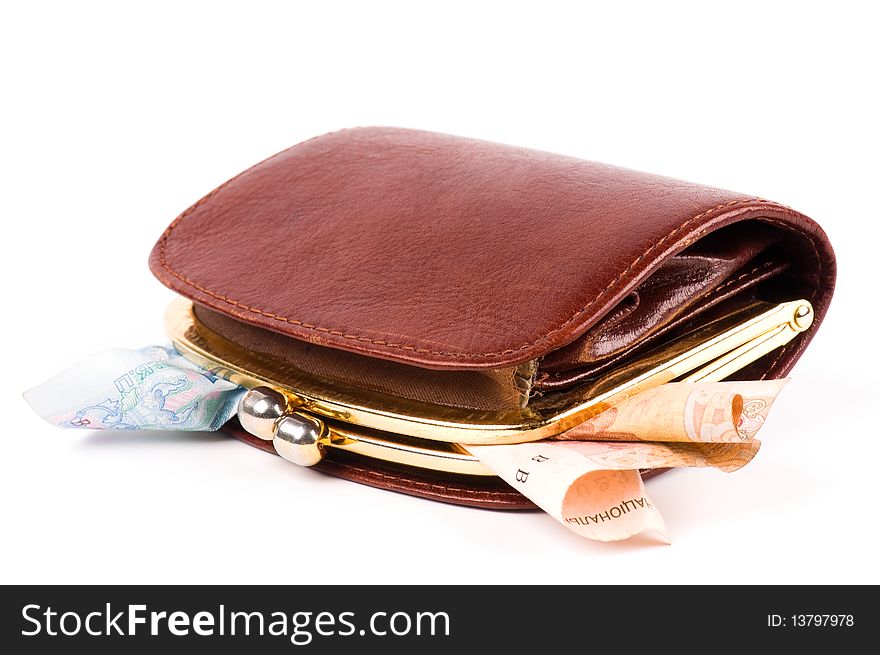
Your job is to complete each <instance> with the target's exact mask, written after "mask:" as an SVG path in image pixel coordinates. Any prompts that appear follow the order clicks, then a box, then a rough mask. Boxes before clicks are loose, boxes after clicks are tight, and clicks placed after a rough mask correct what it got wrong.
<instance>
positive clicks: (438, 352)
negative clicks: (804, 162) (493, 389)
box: [159, 137, 821, 359]
mask: <svg viewBox="0 0 880 655" xmlns="http://www.w3.org/2000/svg"><path fill="white" fill-rule="evenodd" d="M314 138H320V137H314ZM312 140H314V139H309V141H312ZM303 143H308V141H304V142H303ZM299 145H302V144H299ZM294 147H298V146H294ZM288 150H290V149H288ZM288 150H283V151H282V152H279V153H276V154H275V155H272V156H271V157H269V158H268V159H265V160H263V161H262V162H260V163H258V164H255V165H254V166H251V168H249V169H247V170H246V171H243V172H242V173H239V174H238V175H236V176H235V177H233V178H232V179H230V180H228V181H227V182H224V183H223V184H221V185H220V186H219V187H217V188H216V189H214V190H213V191H211V192H210V193H209V194H208V195H206V196H205V197H204V198H202V199H201V200H199V201H198V202H197V203H196V204H194V205H193V206H192V207H190V208H189V209H187V210H186V211H185V212H183V213H182V214H181V215H180V216H178V217H177V218H176V219H175V220H174V221H173V222H172V223H171V225H169V226H168V228H167V229H166V230H165V233H164V234H163V235H162V237H161V239H160V244H159V263H160V264H161V266H162V268H164V269H165V270H166V271H168V272H169V273H170V274H171V275H173V276H174V277H176V278H177V279H178V280H180V281H181V282H184V283H185V284H187V285H189V286H191V287H193V288H194V289H197V290H198V291H201V292H202V293H205V294H207V295H209V296H211V297H212V298H216V299H217V300H222V301H223V302H225V303H228V304H230V305H233V306H235V307H239V308H241V309H244V310H246V311H249V312H252V313H254V314H259V315H260V316H265V317H266V318H271V319H273V320H276V321H283V322H285V323H290V324H291V325H296V326H298V327H301V328H304V329H307V330H313V331H315V332H324V333H327V334H331V335H333V336H338V337H342V338H344V339H352V340H355V341H361V342H365V343H370V344H374V345H377V346H382V347H384V348H394V349H398V350H407V351H412V352H417V353H422V354H427V355H442V356H447V357H460V358H464V359H479V358H483V357H493V356H497V355H508V354H510V353H515V352H519V351H520V350H525V349H526V348H531V347H533V346H534V345H535V344H537V343H538V342H540V341H542V340H545V339H549V338H550V337H552V336H554V335H555V334H557V333H558V332H560V331H562V330H564V329H565V328H566V327H568V326H569V325H571V323H572V322H574V321H575V320H577V319H578V318H579V317H580V316H581V315H583V314H584V313H585V312H587V311H588V310H589V309H590V308H591V307H593V305H595V304H596V303H597V302H599V301H600V300H601V299H602V298H603V297H604V296H605V295H606V294H607V293H608V292H609V291H611V289H612V288H613V287H614V286H615V285H616V284H617V283H618V282H620V280H621V279H623V278H624V277H625V276H626V275H627V274H628V273H629V272H630V271H631V270H632V269H633V268H634V267H635V266H637V265H638V263H639V262H640V261H642V260H643V259H644V258H645V257H647V256H648V255H650V254H651V253H652V252H654V251H656V250H657V249H658V248H660V247H661V246H662V245H663V244H664V243H666V242H667V241H668V240H669V239H671V238H672V237H674V236H675V235H676V234H678V233H680V232H681V231H682V230H684V229H686V228H687V227H688V226H689V225H691V224H692V223H694V222H695V221H698V220H700V219H701V218H705V217H706V216H707V215H709V214H711V213H712V212H715V211H718V210H721V209H729V208H731V207H734V206H736V205H744V204H749V203H760V204H763V205H769V206H771V207H774V208H777V209H781V210H784V211H793V210H791V209H789V208H788V207H786V206H784V205H780V204H779V203H776V202H773V201H771V200H764V199H762V198H747V199H743V200H732V201H730V202H726V203H722V204H720V205H715V206H714V207H711V208H709V209H707V210H706V211H704V212H701V213H699V214H697V215H696V216H694V217H693V218H690V219H688V220H687V221H685V222H684V223H682V224H681V225H679V226H678V227H677V228H675V229H674V230H672V232H670V233H669V234H667V235H666V236H665V237H663V238H662V239H660V241H658V242H656V243H655V244H654V245H652V246H651V247H650V248H648V249H647V250H646V251H645V252H643V253H642V254H641V255H639V256H638V257H636V258H635V260H633V262H632V263H631V264H630V265H629V266H627V267H626V268H625V269H624V270H623V272H621V273H620V274H619V275H618V276H617V277H615V278H614V279H613V280H612V281H611V282H610V283H609V284H608V286H606V287H605V288H604V289H602V291H600V292H599V294H598V295H597V296H596V297H595V298H593V300H591V301H590V302H589V303H588V304H587V305H585V306H584V307H583V308H581V309H579V310H578V311H577V312H575V314H573V315H572V316H571V317H570V318H568V319H567V320H566V321H564V322H563V323H561V324H560V325H558V326H556V327H555V328H553V329H552V330H550V332H548V333H547V334H545V335H544V336H542V337H539V338H538V339H535V340H534V341H531V342H529V343H526V344H523V345H522V346H518V347H516V348H508V349H506V350H499V351H496V352H488V353H461V352H451V351H443V350H429V349H427V348H416V347H415V346H410V345H407V344H402V343H391V342H388V341H384V340H381V339H373V338H370V337H365V336H362V335H358V334H349V333H345V332H342V331H340V330H334V329H331V328H327V327H322V326H319V325H313V324H311V323H305V322H303V321H300V320H298V319H295V318H289V317H287V316H279V315H278V314H274V313H272V312H267V311H264V310H262V309H259V308H257V307H250V306H248V305H245V304H244V303H242V302H239V301H237V300H235V299H233V298H229V297H227V296H224V295H222V294H219V293H216V292H214V291H211V290H210V289H208V288H206V287H203V286H201V285H200V284H198V283H196V282H195V281H194V280H191V279H190V278H188V277H186V276H185V275H183V274H182V273H179V272H177V271H176V270H174V269H173V268H171V267H170V266H169V265H168V262H167V261H166V257H165V247H166V244H167V242H168V237H169V236H170V235H171V232H172V230H173V229H174V228H175V227H176V226H177V225H178V224H179V223H180V221H182V220H183V219H184V218H185V217H187V216H188V215H190V214H192V213H193V211H195V210H196V209H197V208H198V207H199V206H201V205H202V204H204V203H205V202H206V201H207V200H208V199H209V198H211V197H212V196H214V195H215V194H216V193H217V192H219V191H220V190H221V189H223V188H224V187H225V186H226V185H228V184H230V183H231V182H233V181H234V180H236V179H238V178H239V177H241V176H242V175H244V174H245V173H247V172H248V171H251V170H253V169H254V168H256V167H257V166H261V165H263V164H265V163H266V162H269V161H270V160H272V159H274V158H275V157H277V156H279V155H281V154H283V153H285V152H288ZM807 236H808V238H809V240H810V242H811V245H812V246H813V250H814V251H815V250H816V247H815V244H813V239H812V237H810V236H809V235H807ZM816 254H817V257H818V253H816ZM820 261H821V260H820Z"/></svg>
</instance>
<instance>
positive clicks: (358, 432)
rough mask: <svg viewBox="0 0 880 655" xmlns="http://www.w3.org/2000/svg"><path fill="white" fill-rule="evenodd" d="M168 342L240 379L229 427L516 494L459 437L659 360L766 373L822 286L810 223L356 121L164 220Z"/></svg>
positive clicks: (755, 202) (680, 366)
mask: <svg viewBox="0 0 880 655" xmlns="http://www.w3.org/2000/svg"><path fill="white" fill-rule="evenodd" d="M150 268H151V269H152V271H153V273H154V274H155V275H156V276H157V277H158V278H159V280H161V281H162V282H163V283H164V284H166V285H167V286H169V287H170V288H171V289H173V290H174V291H176V292H178V293H179V294H181V295H182V296H183V299H179V300H177V301H175V302H174V303H173V304H172V306H171V308H170V309H169V312H168V316H167V321H166V322H167V327H168V331H169V334H170V336H171V338H172V340H173V341H174V343H175V345H176V346H177V348H178V349H179V350H180V351H181V352H182V353H184V354H185V355H186V356H187V357H189V358H191V359H192V360H194V361H196V362H198V363H200V364H201V365H203V366H206V367H208V368H211V369H212V370H214V371H215V372H217V373H218V374H221V375H223V376H225V377H227V378H229V379H231V380H233V381H235V382H238V383H239V384H242V385H244V386H246V387H249V388H251V389H252V390H251V391H250V392H249V393H248V394H247V395H246V396H245V399H244V400H243V401H242V404H241V407H240V409H239V420H240V423H239V422H237V421H233V422H230V423H229V424H227V425H226V426H225V428H224V429H225V430H226V431H227V432H229V433H230V434H232V435H234V436H236V437H238V438H240V439H242V440H244V441H246V442H248V443H250V444H252V445H256V446H259V447H261V448H263V449H265V450H268V451H271V452H277V453H279V454H281V455H282V456H284V457H285V458H287V459H289V460H291V461H294V462H296V463H299V464H303V465H306V466H311V467H312V468H315V469H318V470H322V471H325V472H328V473H332V474H334V475H338V476H340V477H343V478H348V479H351V480H355V481H358V482H362V483H366V484H370V485H373V486H377V487H383V488H388V489H393V490H396V491H402V492H405V493H410V494H413V495H417V496H423V497H427V498H433V499H437V500H444V501H448V502H454V503H461V504H467V505H477V506H486V507H497V508H512V509H516V508H524V507H531V503H529V502H528V501H527V500H526V499H525V498H524V497H523V496H521V495H520V494H519V493H517V492H516V491H514V490H513V489H512V488H510V487H508V486H507V484H506V483H504V482H503V481H502V480H501V479H500V478H497V477H495V476H494V475H492V474H491V472H490V471H488V469H485V468H484V467H483V466H482V465H481V464H480V462H479V461H478V460H476V459H475V458H473V457H472V456H471V455H470V453H468V451H467V444H469V443H471V444H474V443H481V444H485V443H516V442H521V441H529V440H535V439H543V438H552V437H553V436H554V435H557V434H559V433H560V432H562V431H564V430H566V429H568V428H570V427H572V426H573V425H576V424H577V423H579V422H581V421H583V420H585V419H586V418H588V417H589V416H591V415H594V414H595V413H596V412H597V411H601V409H602V408H604V407H607V406H608V404H609V403H612V402H614V400H615V398H618V397H622V396H621V394H631V393H633V392H634V391H637V390H639V389H641V388H646V387H648V386H653V385H656V384H662V383H665V382H669V381H673V380H679V381H681V380H685V381H695V380H721V379H757V378H775V377H779V376H782V375H785V374H786V373H787V372H788V371H789V370H790V369H791V367H792V365H793V364H794V363H795V361H796V360H797V359H798V357H799V356H800V354H801V353H802V352H803V350H804V348H805V347H806V346H807V344H808V343H809V341H810V339H812V337H813V334H814V333H815V330H816V328H817V327H818V325H819V323H820V322H821V320H822V317H823V316H824V314H825V312H826V310H827V308H828V303H829V301H830V300H831V295H832V291H833V287H834V280H835V262H834V254H833V251H832V249H831V246H830V244H829V243H828V240H827V238H826V236H825V234H824V233H823V231H822V230H821V228H820V227H819V226H818V225H816V224H815V223H814V222H813V221H812V220H810V219H809V218H807V217H805V216H803V215H802V214H799V213H798V212H796V211H794V210H792V209H789V208H788V207H785V206H783V205H780V204H777V203H775V202H771V201H768V200H762V199H760V198H754V197H751V196H747V195H742V194H738V193H733V192H730V191H723V190H720V189H714V188H709V187H704V186H699V185H696V184H691V183H688V182H682V181H678V180H673V179H669V178H665V177H658V176H655V175H647V174H644V173H638V172H634V171H630V170H626V169H621V168H616V167H613V166H607V165H604V164H597V163H593V162H588V161H581V160H578V159H573V158H571V157H564V156H560V155H554V154H548V153H545V152H538V151H534V150H527V149H523V148H515V147H510V146H504V145H498V144H494V143H488V142H484V141H477V140H472V139H465V138H460V137H454V136H447V135H442V134H435V133H430V132H421V131H415V130H406V129H394V128H358V129H351V130H343V131H339V132H333V133H331V134H327V135H324V136H320V137H317V138H314V139H311V140H309V141H306V142H304V143H301V144H299V145H296V146H294V147H292V148H289V149H287V150H285V151H283V152H280V153H278V154H276V155H274V156H272V157H270V158H269V159H266V160H265V161H263V162H261V163H259V164H257V165H255V166H253V167H252V168H250V169H248V170H246V171H245V172H243V173H241V174H240V175H238V176H237V177H235V178H233V179H231V180H230V181H228V182H226V183H225V184H223V185H221V186H220V187H218V188H217V189H215V190H214V191H212V192H211V193H209V194H208V195H207V196H205V197H204V198H202V199H201V200H199V201H198V202H197V203H196V204H195V205H193V206H192V207H190V208H189V209H187V210H186V211H185V212H184V213H183V214H181V215H180V216H179V217H178V218H177V219H175V220H174V222H173V223H172V224H171V225H170V226H169V227H168V229H167V230H166V231H165V233H164V234H163V235H162V237H161V238H160V239H159V241H158V243H157V244H156V246H155V248H154V249H153V252H152V254H151V257H150Z"/></svg>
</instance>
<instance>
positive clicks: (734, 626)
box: [0, 586, 877, 654]
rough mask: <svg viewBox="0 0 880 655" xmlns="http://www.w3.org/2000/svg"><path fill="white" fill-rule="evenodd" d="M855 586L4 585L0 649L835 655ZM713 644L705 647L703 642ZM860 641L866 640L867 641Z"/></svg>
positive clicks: (865, 631) (857, 604) (858, 604)
mask: <svg viewBox="0 0 880 655" xmlns="http://www.w3.org/2000/svg"><path fill="white" fill-rule="evenodd" d="M868 591H869V590H867V589H858V588H847V587H766V588H755V587H603V586H597V587H540V586H538V587H524V586H495V587H487V586H482V587H452V586H448V587H426V586H412V587H364V586H326V587H315V586H305V587H289V586H272V587H257V586H240V587H238V586H201V587H174V586H138V587H122V586H83V587H62V586H46V587H41V586H35V587H4V588H3V600H2V606H0V612H2V614H0V616H2V629H3V632H2V644H3V646H4V647H9V646H11V647H13V648H14V649H15V650H8V648H5V649H4V652H21V650H22V649H25V648H28V649H36V650H35V652H41V653H42V652H56V651H57V652H62V651H65V650H67V649H70V648H79V647H84V648H87V649H88V652H89V653H104V652H107V653H111V652H112V653H118V652H120V648H128V647H129V646H135V645H137V646H140V645H144V646H146V647H149V648H151V649H161V652H162V653H163V654H164V653H173V652H191V651H192V649H193V648H194V647H196V648H198V647H214V646H217V645H221V642H228V643H229V644H230V645H232V646H240V647H242V648H247V649H248V652H272V653H274V652H278V653H285V652H286V653H293V652H297V651H303V650H305V651H308V652H318V653H321V652H328V653H330V652H333V653H339V652H349V651H355V650H359V649H361V648H364V647H369V648H374V647H378V648H381V649H382V652H383V653H394V652H414V651H415V652H420V653H431V652H438V653H439V652H446V653H448V652H450V649H452V648H456V647H460V646H468V645H474V644H488V645H490V646H492V649H493V651H494V652H500V651H503V650H508V651H509V652H517V653H520V652H528V651H531V650H534V651H536V652H561V651H563V650H565V649H566V648H568V647H576V648H577V649H578V650H579V651H581V650H584V649H587V648H589V649H590V650H595V649H596V648H598V647H607V646H616V647H617V648H622V649H623V652H627V651H629V650H635V649H636V648H639V649H641V648H642V647H645V646H647V645H649V642H652V643H658V642H660V641H666V642H668V643H670V644H674V648H675V650H677V651H685V652H688V651H690V650H692V649H693V650H695V651H696V650H699V651H701V652H705V651H706V650H715V646H716V645H717V644H719V643H723V644H724V646H725V648H733V647H738V646H742V647H748V648H754V647H755V646H756V645H761V646H762V645H767V646H771V647H773V646H777V647H784V646H794V645H800V644H809V645H810V646H811V647H813V648H818V647H823V646H827V647H834V648H840V647H845V646H847V645H854V644H856V643H859V642H860V641H861V640H863V639H864V638H865V637H866V636H868V635H873V634H875V633H876V632H877V627H876V625H877V621H876V618H875V617H874V615H873V614H874V612H875V611H876V604H873V603H871V602H869V599H870V598H871V597H873V593H871V592H869V593H866V592H868ZM707 640H708V641H707ZM862 643H864V642H863V641H862Z"/></svg>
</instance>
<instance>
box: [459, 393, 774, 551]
mask: <svg viewBox="0 0 880 655" xmlns="http://www.w3.org/2000/svg"><path fill="white" fill-rule="evenodd" d="M786 382H787V380H767V381H742V382H719V383H711V384H701V383H697V384H690V383H674V384H665V385H662V386H660V387H657V388H655V389H651V390H648V391H646V392H643V393H640V394H637V395H635V396H632V397H631V398H628V399H627V400H624V401H623V402H621V403H619V404H617V405H615V406H613V407H611V408H609V409H607V410H605V411H604V412H602V413H601V414H598V415H596V416H594V417H593V418H591V419H589V420H588V421H586V422H585V423H583V424H581V425H579V426H576V427H575V428H573V429H571V430H569V431H568V432H565V433H563V434H562V435H560V436H559V437H558V438H557V439H554V440H547V441H538V442H533V443H525V444H514V445H505V446H467V449H468V450H469V451H470V452H471V454H472V455H474V457H476V458H478V459H479V460H480V461H481V462H482V463H483V464H485V465H486V466H487V467H489V468H490V469H491V470H492V471H494V472H495V473H496V474H498V475H499V476H500V477H501V478H503V479H504V480H505V481H507V483H508V484H510V486H512V487H513V488H514V489H516V490H517V491H519V492H520V493H522V494H523V495H524V496H526V497H528V498H529V499H530V500H531V501H532V502H534V503H535V504H536V505H537V506H538V507H540V508H541V509H543V510H544V511H545V512H547V513H548V514H550V515H551V516H552V517H553V518H555V519H556V520H557V521H559V522H560V523H562V524H563V525H565V526H566V527H567V528H569V529H571V530H573V531H574V532H576V533H577V534H579V535H581V536H583V537H587V538H589V539H595V540H598V541H618V540H621V539H626V538H628V537H631V536H633V535H635V534H638V533H640V532H645V531H655V532H657V533H659V534H660V535H661V536H662V537H663V539H664V540H666V541H668V536H667V532H666V526H665V524H664V522H663V518H662V516H661V515H660V512H659V510H658V509H657V508H656V507H655V506H654V503H653V501H652V500H651V499H650V497H649V496H648V494H647V492H646V491H645V486H644V484H643V483H642V478H641V475H640V474H639V471H640V470H644V469H658V468H675V467H689V466H700V467H713V468H717V469H719V470H721V471H735V470H737V469H739V468H741V467H743V466H745V465H746V464H748V463H749V462H750V461H751V460H752V458H753V457H754V456H755V454H756V453H757V452H758V449H759V448H760V447H761V443H760V442H759V441H758V440H757V439H755V438H754V437H755V435H756V434H757V432H758V430H759V429H760V428H761V427H762V426H763V425H764V421H765V419H766V418H767V413H768V412H769V411H770V407H771V406H772V404H773V401H774V400H775V398H776V396H777V394H778V393H779V391H780V390H781V389H782V387H783V386H784V385H785V383H786Z"/></svg>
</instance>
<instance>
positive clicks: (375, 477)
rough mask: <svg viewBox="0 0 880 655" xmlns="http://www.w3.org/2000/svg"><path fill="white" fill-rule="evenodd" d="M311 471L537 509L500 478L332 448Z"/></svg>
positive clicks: (422, 493) (236, 433) (488, 504)
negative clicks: (447, 471)
mask: <svg viewBox="0 0 880 655" xmlns="http://www.w3.org/2000/svg"><path fill="white" fill-rule="evenodd" d="M220 430H221V432H224V433H226V434H228V435H229V436H232V437H235V438H236V439H240V440H241V441H243V442H245V443H247V444H249V445H251V446H254V447H255V448H259V449H260V450H264V451H266V452H267V453H272V454H274V455H277V454H278V453H276V452H275V448H274V447H273V446H272V442H271V441H265V440H263V439H260V438H258V437H255V436H253V435H252V434H250V433H249V432H247V431H245V430H244V428H242V427H241V424H240V423H239V422H238V419H235V418H233V419H232V420H231V421H229V422H227V423H226V424H225V425H224V426H223V427H222V428H221V429H220ZM295 468H300V467H295ZM667 470H668V469H652V470H647V471H642V478H643V479H645V480H647V479H649V478H652V477H655V476H657V475H659V474H660V473H663V472H664V471H667ZM310 471H320V472H321V473H326V474H328V475H333V476H336V477H337V478H342V479H343V480H349V481H351V482H357V483H359V484H365V485H367V486H370V487H377V488H379V489H387V490H389V491H397V492H399V493H404V494H408V495H410V496H417V497H419V498H427V499H430V500H439V501H442V502H446V503H452V504H454V505H466V506H468V507H480V508H483V509H507V510H512V509H513V510H516V509H537V508H536V507H535V505H534V503H532V502H531V501H530V500H529V499H528V498H526V497H525V496H523V495H522V494H520V493H519V492H518V491H516V490H515V489H513V488H512V487H510V486H509V485H508V484H507V483H506V482H504V480H502V479H501V478H496V477H486V478H484V477H478V476H467V475H453V474H445V475H444V474H438V473H432V472H430V471H422V470H420V469H417V468H413V467H408V466H395V465H394V464H391V463H389V462H377V461H376V460H368V459H365V458H362V457H358V456H356V455H347V454H346V453H343V452H341V451H338V450H333V449H331V450H330V452H329V453H328V454H327V456H326V457H325V458H324V459H323V460H322V461H321V462H320V463H319V464H317V465H315V466H313V467H311V468H310V469H308V470H301V471H299V472H301V474H302V475H310Z"/></svg>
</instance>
